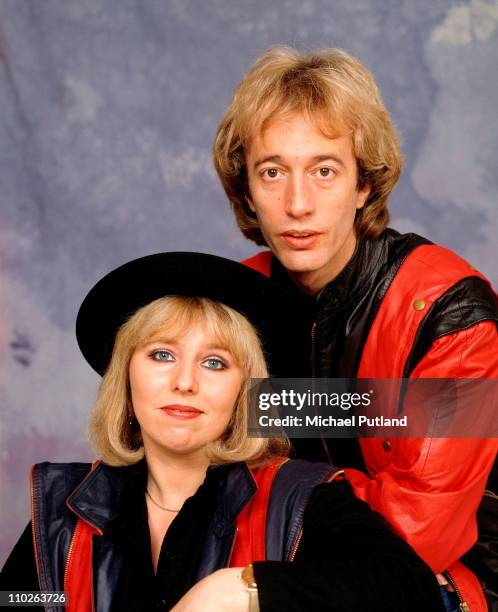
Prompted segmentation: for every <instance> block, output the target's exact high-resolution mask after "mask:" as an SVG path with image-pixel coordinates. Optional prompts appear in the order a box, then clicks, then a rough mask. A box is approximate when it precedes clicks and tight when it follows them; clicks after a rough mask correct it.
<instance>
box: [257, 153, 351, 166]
mask: <svg viewBox="0 0 498 612" xmlns="http://www.w3.org/2000/svg"><path fill="white" fill-rule="evenodd" d="M328 160H332V161H335V162H336V163H337V164H339V165H340V166H342V167H343V168H344V166H345V164H344V162H343V160H342V159H341V158H340V157H339V156H338V155H335V154H334V153H324V154H323V155H314V156H313V157H311V158H310V161H311V163H313V164H316V163H318V162H323V161H328ZM268 162H276V163H282V157H281V156H280V155H268V156H266V157H261V158H260V159H257V160H256V161H255V162H254V168H257V167H258V166H261V164H266V163H268Z"/></svg>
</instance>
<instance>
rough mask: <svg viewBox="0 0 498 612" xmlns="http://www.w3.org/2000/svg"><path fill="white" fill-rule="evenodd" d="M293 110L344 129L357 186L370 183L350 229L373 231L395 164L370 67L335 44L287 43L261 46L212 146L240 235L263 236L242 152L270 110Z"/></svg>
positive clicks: (395, 144) (378, 227)
mask: <svg viewBox="0 0 498 612" xmlns="http://www.w3.org/2000/svg"><path fill="white" fill-rule="evenodd" d="M295 112H300V113H304V114H305V115H306V116H307V117H309V118H310V119H311V120H312V121H313V122H314V123H316V124H317V125H318V127H319V128H320V129H321V130H322V132H323V133H324V134H325V135H326V136H329V137H330V138H336V137H338V136H341V135H344V134H347V133H350V134H351V135H352V139H353V149H354V154H355V157H356V160H357V167H358V189H362V188H363V187H364V186H365V185H370V187H371V190H370V194H369V196H368V199H367V201H366V203H365V206H364V207H363V208H361V209H359V210H358V211H357V215H356V220H355V229H356V233H357V235H358V236H365V237H371V238H376V237H377V236H378V235H379V234H380V233H381V232H382V231H383V230H384V229H385V227H386V225H387V223H388V221H389V212H388V210H387V199H388V197H389V194H390V193H391V191H392V189H393V187H394V185H395V184H396V182H397V180H398V178H399V176H400V174H401V169H402V166H403V159H402V155H401V151H400V148H399V138H398V135H397V133H396V130H395V128H394V125H393V123H392V121H391V118H390V116H389V112H388V111H387V109H386V107H385V106H384V103H383V102H382V99H381V96H380V92H379V89H378V87H377V85H376V83H375V81H374V78H373V76H372V74H371V73H370V72H369V71H368V70H367V69H366V68H365V66H363V65H362V64H361V63H360V62H359V61H358V60H357V59H355V58H354V57H352V56H351V55H349V54H348V53H346V52H345V51H342V50H341V49H321V50H318V51H312V52H311V53H306V54H301V53H299V52H298V51H296V50H295V49H292V48H290V47H275V48H272V49H269V50H268V51H266V52H265V53H263V54H262V55H261V56H260V57H259V58H258V59H257V60H256V62H255V63H254V65H253V66H252V68H251V69H250V70H249V72H248V73H247V74H246V76H245V77H244V78H243V79H242V81H241V83H240V84H239V86H238V87H237V89H236V90H235V93H234V96H233V98H232V100H231V102H230V105H229V106H228V109H227V111H226V113H225V116H224V118H223V120H222V122H221V124H220V126H219V128H218V132H217V134H216V138H215V141H214V146H213V157H214V165H215V168H216V171H217V173H218V175H219V177H220V179H221V182H222V184H223V188H224V189H225V193H226V194H227V196H228V199H229V200H230V203H231V205H232V208H233V210H234V213H235V217H236V220H237V224H238V226H239V228H240V229H241V230H242V232H243V233H244V235H245V236H246V237H247V238H249V239H250V240H253V241H254V242H256V244H259V245H266V241H265V239H264V237H263V234H262V233H261V230H260V228H259V224H258V220H257V218H256V216H255V214H254V213H253V212H252V211H251V209H250V208H249V205H248V199H249V198H250V193H249V186H248V180H247V167H246V153H247V149H248V147H249V146H250V142H251V139H252V138H253V137H254V135H255V134H260V133H261V132H263V131H264V130H265V128H266V127H268V125H269V123H270V122H271V121H272V120H273V119H275V118H276V117H281V116H282V115H287V114H290V113H295Z"/></svg>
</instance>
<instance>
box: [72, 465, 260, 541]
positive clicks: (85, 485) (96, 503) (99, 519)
mask: <svg viewBox="0 0 498 612" xmlns="http://www.w3.org/2000/svg"><path fill="white" fill-rule="evenodd" d="M146 469H147V468H146V464H145V461H140V462H138V463H137V464H135V465H131V466H126V467H113V466H110V465H107V464H105V463H102V462H99V463H98V464H97V465H96V466H95V467H94V469H92V471H91V472H90V473H89V474H88V475H87V476H86V477H85V478H84V479H83V481H82V482H81V483H80V484H79V485H78V487H77V488H76V489H75V490H74V491H73V492H72V493H71V494H70V495H69V497H68V498H67V500H66V504H67V506H68V507H69V509H70V510H72V511H73V512H74V513H75V514H77V515H78V516H79V517H80V518H82V519H83V520H85V521H86V522H87V523H89V524H90V525H92V526H93V527H96V528H97V529H99V530H100V531H102V532H105V531H106V529H107V528H108V527H109V525H110V523H111V522H112V521H113V520H115V519H116V518H117V516H118V512H119V508H120V499H121V495H122V494H123V491H124V490H125V488H126V485H127V484H128V483H129V481H130V479H131V478H135V477H137V476H140V475H143V474H144V473H146ZM210 469H214V470H217V471H218V470H220V472H219V473H218V474H219V482H218V486H219V503H218V505H217V508H216V511H215V514H214V517H213V526H214V529H215V530H218V531H219V533H220V535H221V534H222V533H223V532H224V531H225V530H226V529H227V528H228V526H230V525H232V524H233V523H234V521H235V518H236V517H237V515H238V514H239V513H240V511H241V510H242V508H243V507H244V506H245V505H246V504H247V502H248V501H249V500H250V499H251V497H252V496H253V495H254V493H255V492H256V489H257V487H256V483H255V482H254V478H253V476H252V474H251V472H250V470H249V468H248V467H247V465H246V464H245V463H233V464H227V465H222V466H219V467H213V468H210Z"/></svg>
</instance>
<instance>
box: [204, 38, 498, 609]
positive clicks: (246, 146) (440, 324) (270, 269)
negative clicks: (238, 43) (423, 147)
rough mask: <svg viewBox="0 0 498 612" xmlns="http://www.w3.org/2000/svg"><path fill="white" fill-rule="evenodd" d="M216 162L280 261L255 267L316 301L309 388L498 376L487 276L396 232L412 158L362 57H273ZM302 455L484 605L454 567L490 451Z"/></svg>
mask: <svg viewBox="0 0 498 612" xmlns="http://www.w3.org/2000/svg"><path fill="white" fill-rule="evenodd" d="M214 161H215V166H216V170H217V172H218V175H219V176H220V179H221V181H222V183H223V187H224V189H225V192H226V193H227V196H228V198H229V200H230V202H231V205H232V208H233V210H234V213H235V216H236V219H237V223H238V225H239V227H240V229H241V231H242V232H243V233H244V235H245V236H246V237H247V238H249V239H250V240H253V241H254V242H255V243H256V244H258V245H267V246H269V247H270V248H271V251H272V252H268V251H266V252H263V253H260V254H259V255H256V256H255V257H253V258H251V259H249V260H247V261H246V262H245V263H246V264H247V265H249V266H251V267H253V268H255V269H257V270H259V271H260V272H262V273H264V274H266V275H269V276H270V277H271V278H273V279H275V281H276V282H279V283H281V284H285V285H287V286H295V287H296V291H300V292H301V293H304V294H307V295H309V296H311V297H312V298H313V299H314V301H315V316H314V321H313V323H312V324H311V329H310V337H311V374H312V375H313V376H318V377H343V378H350V377H351V378H352V377H372V378H374V377H377V378H402V377H412V378H494V377H498V334H497V322H498V309H497V303H496V298H495V295H494V293H493V291H492V289H491V287H490V286H489V283H488V282H487V281H486V279H485V278H484V277H483V276H482V275H481V274H479V272H477V271H476V270H475V269H474V268H472V267H471V266H470V265H469V264H468V263H466V262H465V261H463V260H462V259H461V258H459V257H458V256H457V255H455V254H454V253H452V252H451V251H448V250H447V249H443V248H441V247H438V246H435V245H433V244H431V243H430V242H429V241H428V240H426V239H424V238H422V237H420V236H416V235H414V234H407V235H400V234H398V233H397V232H395V231H393V230H390V229H386V226H387V223H388V218H389V214H388V210H387V200H388V197H389V194H390V193H391V191H392V189H393V187H394V185H395V184H396V182H397V180H398V178H399V175H400V173H401V168H402V157H401V153H400V150H399V144H398V137H397V134H396V131H395V129H394V127H393V125H392V122H391V119H390V116H389V113H388V111H387V110H386V108H385V107H384V105H383V102H382V100H381V97H380V94H379V91H378V88H377V86H376V84H375V81H374V79H373V77H372V75H371V74H370V73H369V72H368V70H367V69H366V68H365V67H364V66H363V65H362V64H361V63H360V62H359V61H357V60H356V59H354V58H352V57H351V56H349V55H348V54H346V53H345V52H343V51H340V50H336V49H326V50H322V51H318V52H314V53H311V54H307V55H302V54H299V53H298V52H296V51H295V50H293V49H289V48H276V49H272V50H270V51H267V52H266V53H264V54H263V55H262V56H261V57H260V58H259V59H258V60H257V61H256V63H255V64H254V65H253V67H252V68H251V70H250V71H249V72H248V74H247V75H246V76H245V77H244V79H243V80H242V82H241V83H240V85H239V86H238V88H237V90H236V91H235V94H234V97H233V99H232V101H231V103H230V105H229V107H228V109H227V112H226V114H225V117H224V119H223V121H222V123H221V125H220V127H219V129H218V133H217V136H216V140H215V144H214ZM339 442H341V443H339ZM296 449H297V453H298V456H299V455H301V456H303V455H304V456H306V458H313V459H319V458H321V459H323V458H326V459H327V460H331V461H334V462H335V463H336V464H339V465H347V466H350V469H348V470H347V473H348V478H349V480H350V482H351V483H352V484H353V486H354V488H355V492H356V494H357V495H358V496H359V497H361V498H362V499H365V500H367V501H368V502H369V504H370V505H371V507H372V508H374V509H375V510H377V511H379V512H381V513H382V514H383V515H384V516H385V517H386V518H387V519H388V520H389V521H390V522H391V524H392V525H393V526H394V527H395V528H396V530H397V531H398V532H399V533H401V534H402V535H403V536H404V537H405V538H406V539H407V540H408V541H409V542H410V544H411V545H412V546H413V547H414V548H415V550H416V551H417V552H418V553H419V555H420V556H421V557H422V558H423V559H424V560H425V561H426V562H427V563H428V564H429V565H430V566H431V567H432V569H433V571H434V572H436V573H438V574H441V573H442V572H445V577H442V576H441V577H440V581H441V583H444V582H446V581H449V582H450V583H452V585H453V586H450V587H448V588H449V590H452V589H454V590H455V591H456V593H457V594H458V598H459V600H460V605H461V609H465V606H469V605H470V608H471V609H472V610H475V609H486V604H485V601H484V597H483V595H482V591H481V589H480V586H479V583H478V582H477V580H476V579H475V576H474V575H473V574H472V573H471V572H470V571H469V570H468V569H467V568H466V567H464V566H463V565H462V563H461V562H459V561H457V560H458V559H459V558H460V557H461V556H462V555H463V554H464V553H465V552H466V551H467V550H468V549H469V548H470V547H471V546H472V545H473V544H474V542H475V540H476V534H477V530H476V520H475V515H476V509H477V507H478V505H479V503H480V501H481V498H482V496H483V491H484V488H485V485H486V481H487V478H488V474H489V472H490V469H491V467H492V465H493V462H494V460H495V457H496V449H497V444H496V441H495V440H492V439H488V440H483V439H362V440H360V441H359V444H358V443H357V442H355V441H346V442H342V441H337V440H319V441H307V443H303V441H297V443H296ZM455 585H456V586H455Z"/></svg>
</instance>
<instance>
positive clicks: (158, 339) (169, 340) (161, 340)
mask: <svg viewBox="0 0 498 612" xmlns="http://www.w3.org/2000/svg"><path fill="white" fill-rule="evenodd" d="M158 343H160V344H171V345H173V346H176V345H177V344H178V341H177V340H174V339H172V338H167V337H166V336H153V337H152V338H150V339H149V340H147V341H146V342H145V344H146V345H148V344H158Z"/></svg>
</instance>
